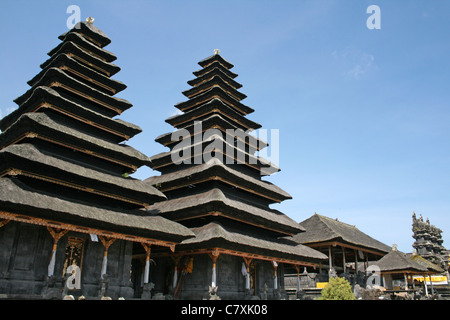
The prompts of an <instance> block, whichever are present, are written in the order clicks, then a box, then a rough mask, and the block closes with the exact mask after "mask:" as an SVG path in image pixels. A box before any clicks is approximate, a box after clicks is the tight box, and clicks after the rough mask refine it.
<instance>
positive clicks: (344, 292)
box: [319, 278, 355, 300]
mask: <svg viewBox="0 0 450 320" xmlns="http://www.w3.org/2000/svg"><path fill="white" fill-rule="evenodd" d="M319 300H355V296H354V295H353V292H352V286H351V285H350V282H348V281H347V280H346V279H345V278H330V281H329V282H328V284H327V285H326V287H325V288H323V289H322V291H321V297H320V298H319Z"/></svg>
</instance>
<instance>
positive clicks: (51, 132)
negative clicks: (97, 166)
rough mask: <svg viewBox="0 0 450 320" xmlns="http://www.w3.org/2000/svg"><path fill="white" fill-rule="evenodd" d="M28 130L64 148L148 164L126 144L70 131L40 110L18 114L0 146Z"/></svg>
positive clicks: (139, 153) (14, 139) (9, 142)
mask: <svg viewBox="0 0 450 320" xmlns="http://www.w3.org/2000/svg"><path fill="white" fill-rule="evenodd" d="M29 133H35V134H37V135H38V136H42V137H43V138H52V139H54V140H55V141H56V142H58V143H62V144H66V145H67V147H68V148H70V147H72V146H73V147H77V148H79V149H83V150H87V152H91V153H96V154H100V155H103V156H107V157H109V158H111V159H115V160H119V161H123V162H126V163H129V164H131V165H134V166H136V167H140V166H142V165H149V164H150V158H148V157H147V156H146V155H144V154H143V153H141V152H139V151H137V150H136V149H134V148H133V147H131V146H129V145H125V144H117V143H111V142H109V141H106V140H103V139H99V138H96V137H94V136H91V135H88V134H85V133H83V132H81V131H78V130H74V129H72V128H70V127H68V126H66V125H64V124H61V123H59V122H57V120H54V119H53V118H52V117H51V116H48V115H46V114H45V113H42V112H37V113H25V114H23V115H21V116H20V117H19V119H18V120H17V121H16V122H14V123H13V125H12V126H10V127H9V128H8V129H7V130H6V131H4V132H3V133H2V134H1V135H0V148H2V147H4V146H6V145H9V144H11V143H13V142H14V141H17V139H19V138H20V137H23V136H24V135H26V134H29Z"/></svg>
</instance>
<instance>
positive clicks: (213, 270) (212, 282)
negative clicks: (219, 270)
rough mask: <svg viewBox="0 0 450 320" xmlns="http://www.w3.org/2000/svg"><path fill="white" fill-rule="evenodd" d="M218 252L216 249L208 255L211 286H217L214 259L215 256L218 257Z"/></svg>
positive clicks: (215, 259) (215, 258)
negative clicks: (210, 262)
mask: <svg viewBox="0 0 450 320" xmlns="http://www.w3.org/2000/svg"><path fill="white" fill-rule="evenodd" d="M219 255H220V253H219V252H218V251H217V250H214V251H212V252H211V253H209V257H210V258H211V260H212V263H213V265H212V276H211V287H212V288H214V287H216V286H217V276H216V261H217V258H219Z"/></svg>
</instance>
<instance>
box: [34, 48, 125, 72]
mask: <svg viewBox="0 0 450 320" xmlns="http://www.w3.org/2000/svg"><path fill="white" fill-rule="evenodd" d="M63 53H66V54H68V55H70V56H71V57H73V58H74V59H75V60H77V61H78V62H80V63H81V64H84V65H86V66H87V67H90V68H93V69H95V70H96V71H99V72H101V73H102V74H104V75H106V76H108V77H110V76H113V75H115V74H116V73H117V72H119V71H120V67H119V66H118V65H116V64H114V63H111V62H106V61H104V60H102V59H99V58H98V57H96V56H93V55H92V54H90V53H89V52H87V51H85V50H83V48H82V47H80V46H79V45H77V44H76V43H74V42H72V41H67V42H62V44H61V46H60V47H59V48H58V50H57V51H56V52H54V53H53V55H52V56H51V57H50V58H49V59H47V60H46V61H44V62H43V63H42V64H41V65H40V67H41V68H42V69H45V68H46V67H47V66H48V65H49V64H50V63H51V62H52V61H53V60H54V59H55V58H56V57H57V56H58V55H60V54H63Z"/></svg>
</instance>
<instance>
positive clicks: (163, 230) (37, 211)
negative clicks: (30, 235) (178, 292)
mask: <svg viewBox="0 0 450 320" xmlns="http://www.w3.org/2000/svg"><path fill="white" fill-rule="evenodd" d="M0 208H1V210H2V211H7V212H11V213H20V214H23V215H29V216H32V217H37V218H43V219H49V220H53V221H58V222H62V223H69V224H74V225H76V226H84V227H88V228H97V229H102V230H107V231H112V232H119V233H126V234H130V235H136V236H143V237H149V238H156V239H160V240H166V241H173V242H179V241H181V240H183V239H186V238H189V237H192V235H193V233H192V232H191V231H190V230H189V229H187V228H185V227H184V226H182V225H180V224H178V223H175V222H172V221H169V220H167V219H164V218H163V217H160V216H149V215H146V214H145V212H144V211H142V210H133V211H132V210H112V209H108V208H101V207H96V206H93V205H92V204H84V203H78V202H74V201H68V200H64V199H60V198H56V197H54V196H50V195H46V194H43V193H41V192H40V191H38V190H33V189H31V188H29V187H27V186H25V185H24V184H22V183H20V182H19V181H17V179H11V178H0Z"/></svg>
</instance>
